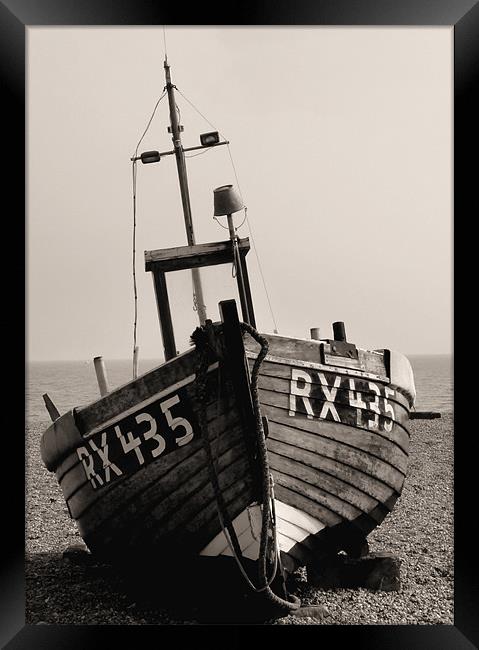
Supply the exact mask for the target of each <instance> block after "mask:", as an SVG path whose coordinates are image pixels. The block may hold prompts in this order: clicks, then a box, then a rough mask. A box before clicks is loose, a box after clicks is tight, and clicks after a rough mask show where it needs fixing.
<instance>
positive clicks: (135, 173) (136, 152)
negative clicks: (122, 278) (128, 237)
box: [132, 90, 166, 379]
mask: <svg viewBox="0 0 479 650" xmlns="http://www.w3.org/2000/svg"><path fill="white" fill-rule="evenodd" d="M165 95H166V90H163V92H162V94H161V95H160V97H159V98H158V101H157V102H156V104H155V108H154V109H153V112H152V114H151V117H150V119H149V120H148V123H147V125H146V127H145V130H144V131H143V134H142V136H141V138H140V139H139V140H138V143H137V145H136V148H135V153H134V154H133V156H132V157H133V158H136V157H137V155H138V148H139V146H140V144H141V143H142V140H143V138H144V137H145V135H146V134H147V132H148V129H149V128H150V124H151V122H152V120H153V118H154V116H155V113H156V109H157V108H158V105H159V103H160V102H161V100H162V99H163V97H164V96H165ZM136 163H137V161H136V160H133V163H132V184H133V241H132V249H133V250H132V266H133V299H134V303H135V307H134V312H135V315H134V322H133V379H136V376H135V349H136V338H137V327H138V291H137V285H136V179H137V167H136Z"/></svg>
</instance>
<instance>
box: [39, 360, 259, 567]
mask: <svg viewBox="0 0 479 650" xmlns="http://www.w3.org/2000/svg"><path fill="white" fill-rule="evenodd" d="M197 364H198V355H197V353H196V350H195V349H192V350H191V351H189V352H187V353H185V354H183V355H180V356H178V357H176V358H175V359H173V360H171V361H169V362H168V363H165V364H164V365H163V366H160V367H159V368H157V369H155V370H152V371H151V372H149V373H147V374H145V375H143V376H142V377H139V378H138V379H137V380H135V381H132V382H130V383H129V384H127V385H125V386H123V387H120V388H118V389H116V390H114V391H112V392H111V393H109V394H108V395H106V396H105V397H103V398H102V399H100V400H98V401H97V402H95V403H94V404H91V405H89V406H87V407H85V408H80V409H75V411H74V412H73V411H72V412H69V413H66V414H64V415H63V416H61V417H60V418H58V419H57V420H56V421H55V422H54V423H53V424H52V425H51V426H50V428H49V429H48V430H47V431H46V432H45V433H44V435H43V438H42V457H43V460H44V462H45V464H46V466H47V468H48V469H50V470H51V471H54V472H55V473H56V476H57V479H58V482H59V484H60V486H61V488H62V490H63V494H64V497H65V500H66V503H67V505H68V509H69V511H70V514H71V516H72V518H73V519H74V520H75V521H76V523H77V525H78V529H79V531H80V534H81V535H82V537H83V539H84V540H85V542H86V544H87V545H88V547H89V548H90V549H91V550H92V551H93V552H94V553H96V554H97V555H101V556H104V557H105V558H108V559H109V560H114V559H122V558H128V557H133V556H132V555H131V553H133V552H134V553H138V552H140V553H141V554H142V556H145V555H147V554H149V553H156V554H158V551H164V552H165V553H166V554H167V555H164V556H163V557H168V558H171V557H172V556H174V555H180V556H182V557H184V556H185V555H187V556H195V555H198V554H200V552H201V551H202V549H203V548H204V547H205V546H206V545H207V544H208V543H209V542H210V541H211V540H212V539H213V538H214V537H215V536H216V535H217V534H218V533H219V532H220V530H221V527H220V523H219V519H218V514H217V507H216V497H215V493H214V490H213V487H212V485H211V482H210V478H209V469H208V461H207V455H206V453H205V450H204V448H203V442H202V438H201V434H200V430H199V419H198V411H199V409H200V408H203V407H204V408H205V412H206V419H207V422H208V427H207V430H208V438H209V441H210V444H211V449H212V452H213V456H214V457H215V461H216V469H217V474H218V477H219V484H220V487H221V490H222V494H223V498H224V499H225V501H226V504H227V507H228V512H229V515H230V517H231V518H235V517H236V516H237V515H239V514H240V513H241V512H243V511H244V510H245V508H246V507H247V506H249V505H250V504H251V503H253V502H254V499H255V489H256V488H255V471H254V467H252V465H251V460H250V458H251V456H250V451H249V449H248V445H249V441H248V434H247V432H246V428H245V423H244V419H243V416H242V414H241V412H240V410H239V409H238V401H237V399H236V395H235V391H234V387H233V385H232V382H231V378H230V377H229V375H228V369H227V368H226V367H225V366H224V365H223V364H218V362H216V363H214V364H212V365H210V367H209V369H208V373H207V395H208V399H207V403H206V404H200V403H199V402H198V395H197V391H196V379H197V378H196V375H195V371H196V368H197Z"/></svg>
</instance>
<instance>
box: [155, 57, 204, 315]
mask: <svg viewBox="0 0 479 650" xmlns="http://www.w3.org/2000/svg"><path fill="white" fill-rule="evenodd" d="M164 68H165V78H166V91H167V93H168V103H169V107H170V124H171V133H172V140H173V146H174V151H175V158H176V166H177V169H178V180H179V183H180V192H181V202H182V205H183V215H184V218H185V228H186V237H187V240H188V245H189V246H194V244H195V243H196V242H195V233H194V230H193V222H192V219H191V204H190V194H189V190H188V176H187V174H186V160H185V154H184V151H183V146H182V144H181V131H180V125H179V124H178V113H177V109H176V101H175V92H174V88H175V86H174V85H173V84H172V83H171V74H170V66H169V65H168V61H167V58H166V57H165V63H164ZM191 275H192V278H193V290H194V294H195V297H196V306H197V310H198V318H199V321H200V325H204V323H205V320H206V306H205V302H204V298H203V288H202V286H201V278H200V272H199V269H197V268H193V269H191Z"/></svg>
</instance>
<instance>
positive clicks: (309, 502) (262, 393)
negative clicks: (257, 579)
mask: <svg viewBox="0 0 479 650" xmlns="http://www.w3.org/2000/svg"><path fill="white" fill-rule="evenodd" d="M267 338H268V339H269V343H270V349H269V353H268V356H267V357H266V359H265V361H264V362H263V364H262V366H261V368H260V377H259V382H258V397H259V401H260V404H261V410H262V414H263V415H264V416H267V418H268V431H269V434H268V441H267V445H268V451H269V464H270V469H271V472H272V475H273V478H274V482H275V496H276V500H277V503H279V504H281V505H280V508H279V509H280V511H281V512H282V513H283V515H284V516H281V515H280V516H278V517H277V533H278V539H279V544H280V548H281V551H282V556H283V561H284V564H285V566H286V567H289V568H290V570H292V569H294V568H296V567H297V566H298V565H302V564H303V565H304V564H308V563H309V562H312V561H313V558H314V557H316V558H317V557H318V556H320V555H321V553H325V552H328V551H333V552H337V551H338V550H345V551H347V552H350V553H352V554H354V553H357V552H358V549H359V548H360V547H361V544H363V543H364V540H365V538H366V537H367V535H368V534H369V533H370V532H371V531H372V530H373V529H374V528H375V527H377V526H378V525H379V524H380V523H381V522H382V521H383V520H384V518H385V517H386V515H387V514H388V513H389V512H390V511H391V510H392V508H393V506H394V504H395V502H396V500H397V498H398V497H399V496H400V494H401V491H402V487H403V484H404V480H405V476H406V473H407V466H408V455H409V431H408V419H409V410H410V408H411V406H412V402H413V394H414V387H413V384H412V383H411V382H409V381H404V385H397V384H393V383H392V381H391V379H390V377H389V376H388V374H389V375H391V376H393V374H394V377H396V378H397V377H402V376H404V377H409V369H408V362H407V360H405V357H400V356H398V353H395V355H396V356H394V357H393V356H392V355H391V357H390V359H389V364H390V365H392V364H394V368H388V367H387V366H388V362H387V361H388V360H387V359H385V355H384V354H380V353H367V352H365V351H360V355H359V361H358V362H357V365H356V367H354V366H353V364H352V363H348V364H345V365H343V366H340V365H338V366H335V365H332V363H331V362H330V363H328V364H325V363H324V356H323V357H322V356H321V349H320V346H321V343H320V342H318V341H309V340H308V341H306V340H304V341H302V340H299V339H286V338H285V337H279V336H272V335H271V336H270V335H268V336H267ZM246 349H247V350H248V352H247V354H248V358H249V364H250V368H251V367H252V365H253V362H254V359H255V357H256V350H255V346H254V343H253V342H251V341H247V342H246ZM404 360H405V361H404ZM338 361H339V363H341V362H342V359H338ZM346 361H349V360H346ZM401 364H404V368H405V370H404V372H403V369H402V368H399V370H398V366H400V365H401ZM360 366H361V367H360ZM301 514H302V515H306V516H307V517H308V520H307V521H308V523H309V528H310V530H309V532H308V531H307V527H306V529H305V528H304V526H302V524H301V523H300V518H301ZM312 522H316V523H315V524H313V523H312ZM311 526H312V528H311ZM314 526H316V528H317V529H316V530H315V531H313V528H314Z"/></svg>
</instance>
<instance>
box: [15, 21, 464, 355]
mask: <svg viewBox="0 0 479 650" xmlns="http://www.w3.org/2000/svg"><path fill="white" fill-rule="evenodd" d="M164 45H165V40H164V33H163V29H162V28H161V27H158V28H153V27H145V28H136V27H135V28H114V27H110V28H108V29H103V28H63V27H61V28H51V27H48V28H41V27H34V28H32V27H30V28H28V116H27V127H28V131H27V134H28V194H27V213H28V226H27V227H28V240H27V264H28V268H27V272H28V285H27V326H28V348H27V357H28V358H29V359H30V360H39V359H45V360H54V359H85V360H87V359H92V358H93V357H94V356H97V355H103V356H104V357H105V358H106V359H108V358H129V357H130V356H131V353H132V346H133V316H134V303H133V281H132V223H133V214H132V182H131V177H132V170H131V162H130V157H131V156H132V154H133V152H134V150H135V147H136V144H137V142H138V140H139V138H140V136H141V134H142V132H143V130H144V128H145V126H146V123H147V121H148V119H149V117H150V115H151V112H152V110H153V107H154V105H155V103H156V101H157V99H158V97H159V96H160V94H161V92H162V90H163V87H164V84H165V81H164V72H163V59H164ZM166 47H167V52H168V59H169V63H170V65H171V70H172V76H173V83H175V84H176V86H177V87H178V89H179V90H181V91H182V93H183V94H184V95H185V96H186V97H187V98H188V99H189V100H190V101H191V102H192V103H193V104H194V105H195V106H196V107H197V108H198V109H199V111H201V113H202V114H203V115H204V116H205V117H206V118H207V119H208V120H209V122H210V123H211V124H213V125H214V126H215V127H216V128H217V129H218V130H219V131H220V132H221V133H222V134H223V135H224V136H225V137H226V138H227V139H228V140H230V142H231V153H232V156H233V159H234V163H235V166H236V171H237V174H238V179H239V183H240V189H241V192H242V195H243V198H244V201H245V203H246V205H247V206H248V220H249V223H250V225H251V228H252V235H253V238H254V242H255V244H256V250H257V252H258V255H259V259H260V262H261V266H262V269H263V273H264V277H265V280H266V285H267V288H268V292H269V296H270V301H271V305H272V308H273V312H274V317H275V320H276V323H277V326H278V330H279V333H280V334H284V335H289V336H296V337H307V336H309V330H310V328H311V327H319V328H320V329H321V333H322V336H324V337H325V338H328V337H330V336H331V323H332V322H333V321H337V320H342V321H344V322H345V325H346V332H347V334H348V339H349V340H351V341H353V342H354V343H356V344H357V345H358V346H360V347H364V348H370V349H374V348H383V347H386V348H392V349H396V350H400V351H402V352H405V353H406V354H421V353H425V354H428V353H432V354H434V353H448V352H450V351H451V322H452V315H451V291H452V289H451V286H452V268H451V256H452V187H451V174H452V172H451V158H452V150H451V137H452V123H451V120H452V112H451V103H452V67H451V64H452V29H451V28H449V27H445V28H417V27H414V28H323V27H311V26H309V27H304V28H302V27H293V28H284V27H268V28H258V27H254V28H248V27H241V28H232V27H223V28H214V29H213V28H203V27H190V28H179V27H167V29H166ZM177 103H178V107H179V109H180V113H181V123H182V124H183V125H184V127H185V130H184V133H183V144H184V146H185V147H186V146H195V145H197V144H199V135H200V133H203V132H206V131H211V130H212V129H211V125H210V124H209V123H208V122H207V121H205V120H204V119H203V118H202V117H201V116H200V115H199V114H198V113H197V112H195V111H194V110H193V108H192V107H191V105H190V104H189V103H188V102H186V101H185V100H184V99H183V97H182V96H181V95H178V96H177ZM168 123H169V122H168V106H167V101H166V99H164V100H163V101H162V102H161V103H160V105H159V107H158V110H157V113H156V116H155V118H154V120H153V122H152V125H151V127H150V130H149V132H148V134H147V136H146V137H145V139H144V141H143V143H142V145H141V147H140V151H144V150H148V149H158V150H160V151H165V150H168V149H170V148H171V144H172V143H171V136H170V135H169V134H168V133H167V126H168ZM187 163H188V174H189V182H190V191H191V201H192V208H193V221H194V228H195V234H196V239H197V242H208V241H220V240H224V239H226V238H227V231H225V230H222V229H221V227H220V226H219V225H218V224H217V223H216V222H215V221H214V220H213V189H214V188H215V187H217V186H219V185H223V184H225V183H233V184H236V180H235V176H234V171H233V168H232V165H231V161H230V158H229V155H228V151H227V148H226V147H218V148H216V149H214V150H210V151H208V152H207V153H206V154H204V155H200V156H196V157H194V158H190V159H188V161H187ZM137 199H138V208H137V210H138V211H137V266H136V270H137V282H138V296H139V322H138V344H139V346H140V358H141V357H142V358H145V359H147V358H160V357H162V354H163V346H162V341H161V334H160V329H159V323H158V316H157V311H156V301H155V297H154V291H153V281H152V277H151V274H150V273H146V272H145V270H144V259H143V252H144V251H145V250H152V249H159V248H166V247H170V246H180V245H184V244H186V234H185V228H184V220H183V215H182V211H181V202H180V194H179V191H178V182H177V176H176V166H175V161H174V157H172V156H170V157H167V158H164V159H163V160H162V161H161V162H160V163H159V164H156V165H142V164H139V165H138V188H137ZM242 219H243V215H242V213H239V214H238V215H236V218H235V221H236V223H237V224H238V225H239V224H240V223H241V221H242ZM239 235H240V236H241V237H245V236H248V235H251V232H250V231H249V228H248V225H247V223H245V224H244V225H243V226H242V227H241V228H240V229H239ZM248 261H249V271H250V279H251V284H252V292H253V300H254V305H255V312H256V322H257V325H258V329H260V330H262V331H265V332H272V331H273V327H274V324H273V320H272V317H271V315H270V311H269V308H268V301H267V299H266V294H265V291H264V288H263V284H262V281H261V276H260V273H259V270H258V264H257V260H256V257H255V252H254V249H252V250H251V252H250V253H249V255H248ZM202 278H203V285H204V293H205V298H206V303H207V311H208V316H209V317H210V318H212V319H213V320H216V319H218V309H217V303H218V301H219V300H221V299H225V298H230V297H235V296H236V295H237V294H236V289H235V280H234V279H233V278H232V274H231V267H230V266H229V265H225V266H219V267H214V268H212V269H209V270H206V271H204V272H203V273H202ZM168 286H169V291H170V299H171V305H172V314H173V319H174V326H175V332H176V340H177V347H178V348H179V349H181V350H184V349H186V347H187V345H188V338H189V335H190V333H191V332H192V331H193V330H194V328H195V327H196V325H197V320H196V314H195V312H194V311H193V307H192V304H193V303H192V290H191V278H190V274H189V272H186V271H185V272H177V273H174V274H170V276H169V277H168Z"/></svg>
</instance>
